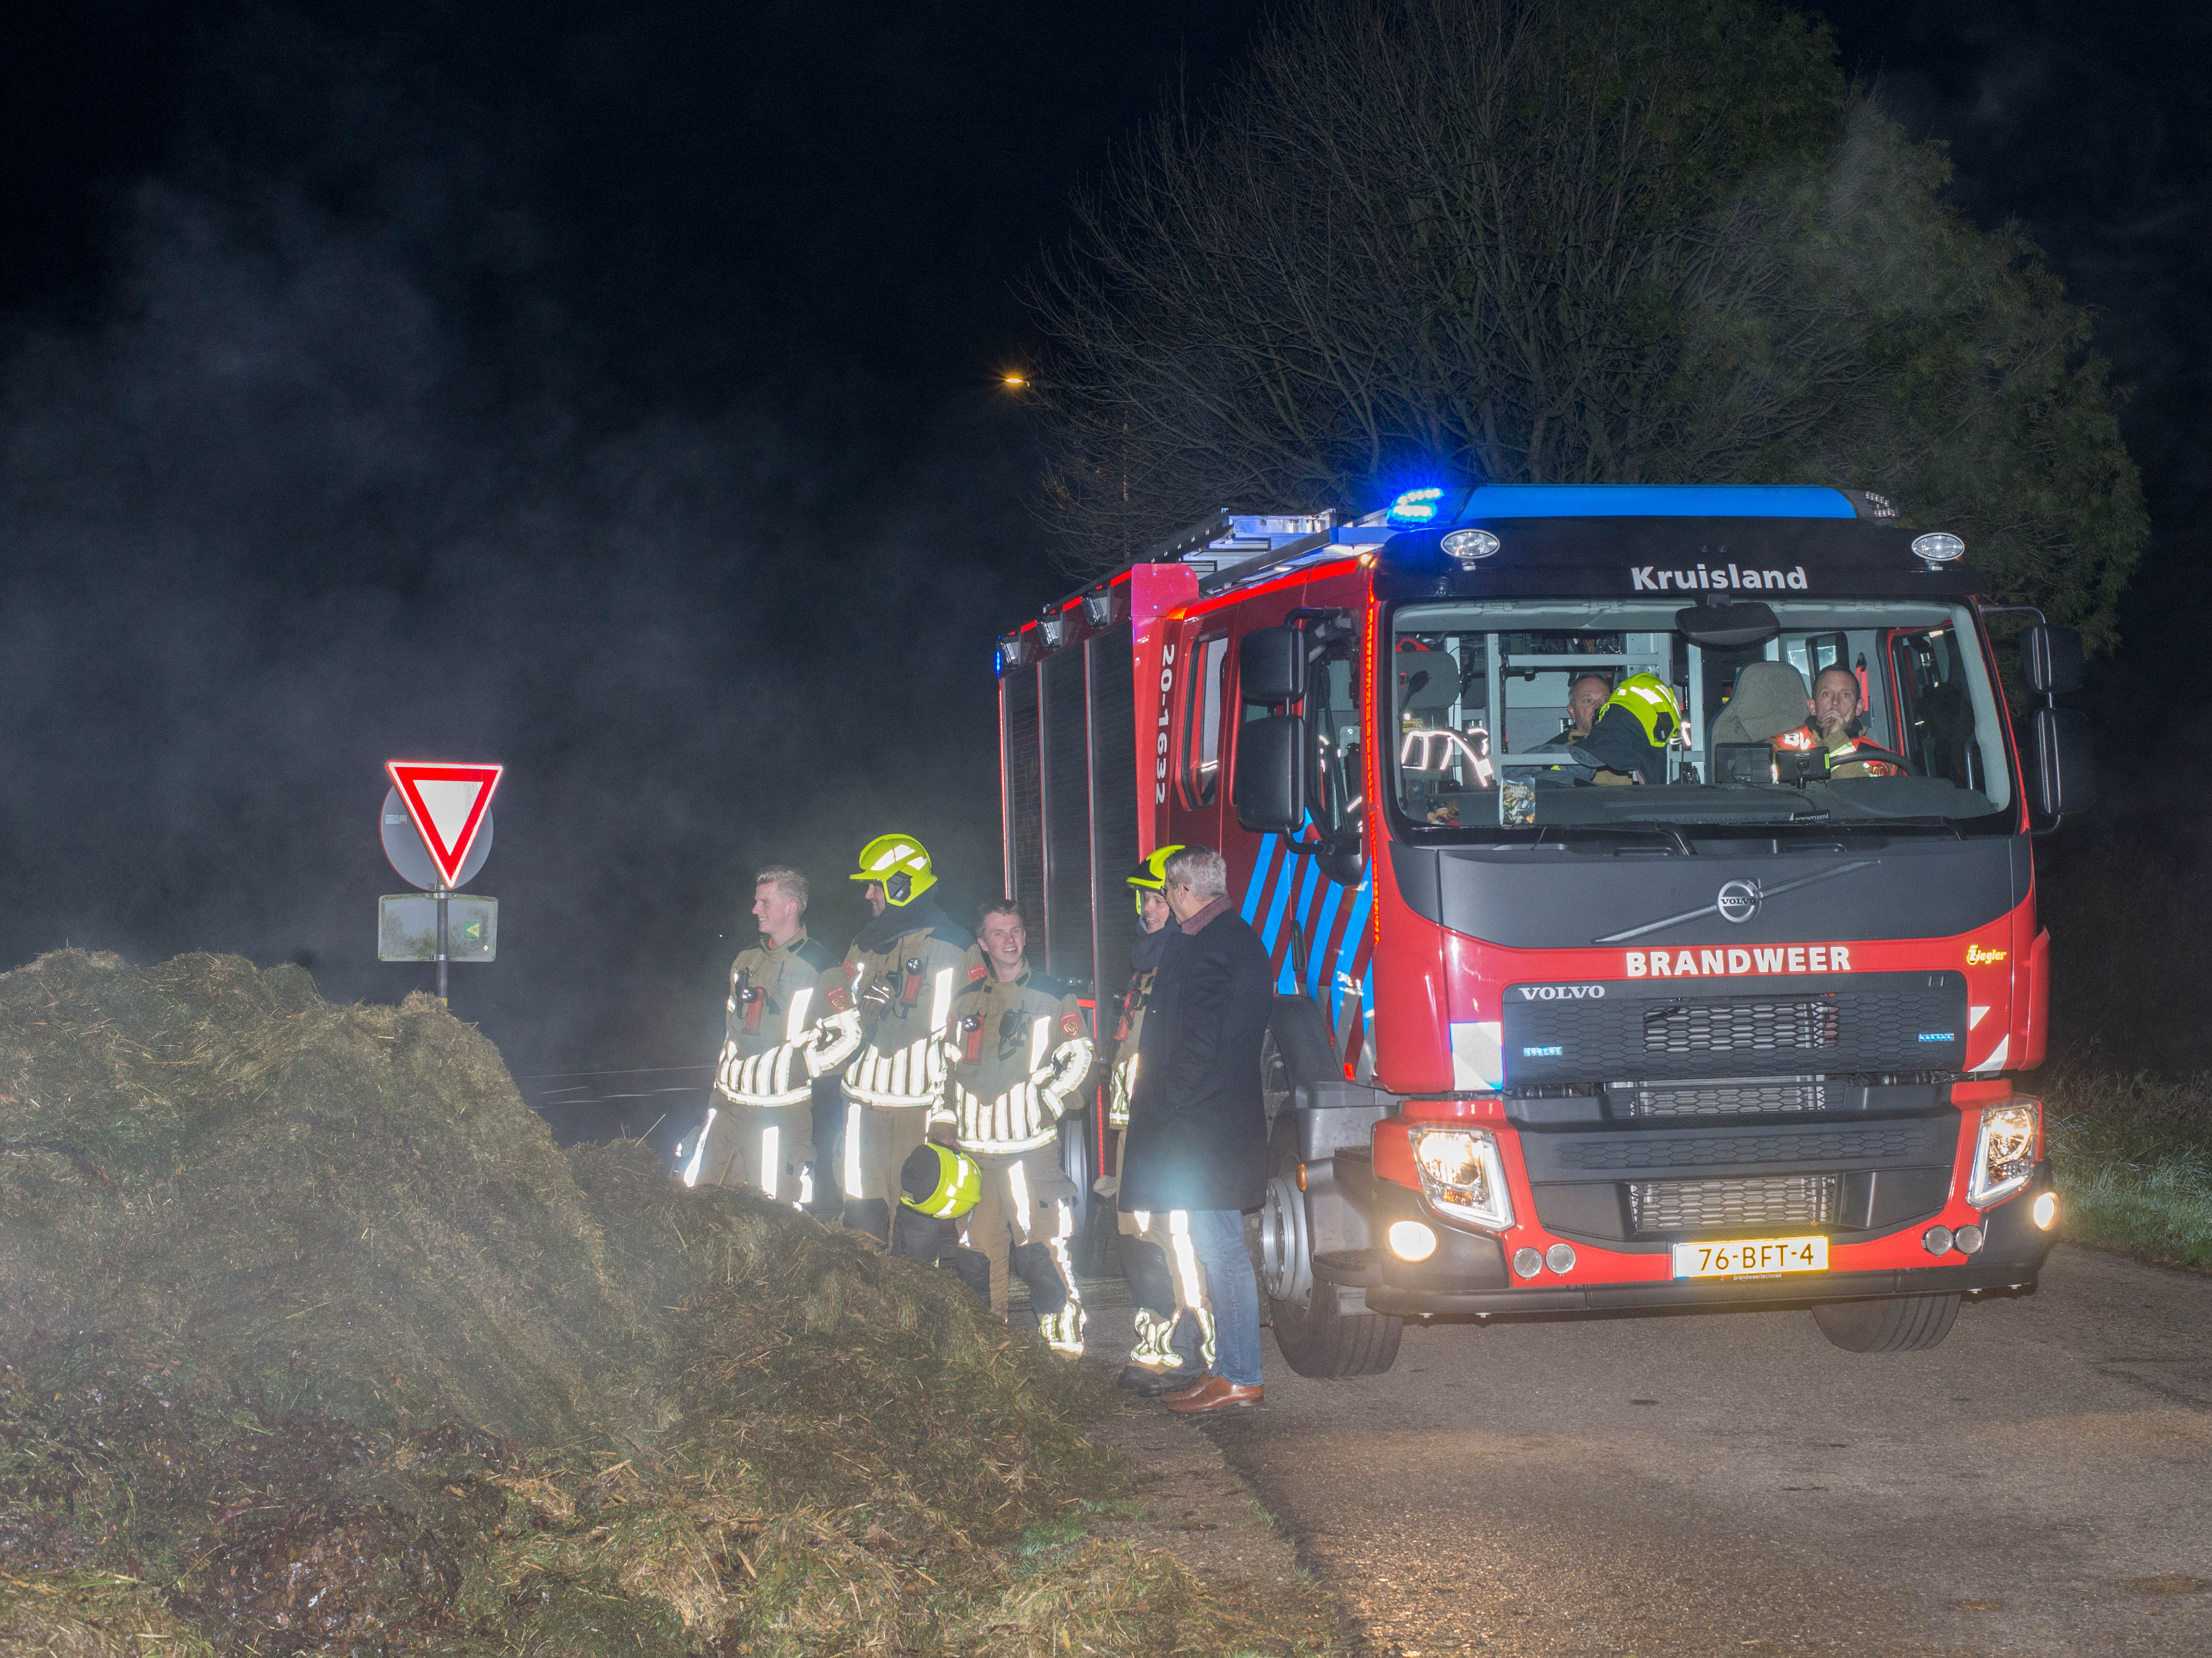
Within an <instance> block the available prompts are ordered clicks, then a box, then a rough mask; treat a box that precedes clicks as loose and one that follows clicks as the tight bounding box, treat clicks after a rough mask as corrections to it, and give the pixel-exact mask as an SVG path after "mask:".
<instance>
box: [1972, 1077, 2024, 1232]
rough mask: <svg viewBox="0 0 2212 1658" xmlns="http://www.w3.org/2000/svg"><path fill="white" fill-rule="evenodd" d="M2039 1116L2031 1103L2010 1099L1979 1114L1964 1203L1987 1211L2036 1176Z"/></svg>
mask: <svg viewBox="0 0 2212 1658" xmlns="http://www.w3.org/2000/svg"><path fill="white" fill-rule="evenodd" d="M2042 1115H2043V1108H2042V1106H2041V1105H2040V1104H2039V1102H2036V1101H2034V1100H2010V1101H2008V1102H2006V1103H2004V1104H2003V1105H1993V1106H1991V1107H1990V1108H1988V1109H1987V1110H1985V1111H1984V1112H1983V1113H1982V1126H1981V1130H1980V1132H1979V1133H1978V1135H1977V1136H1976V1137H1975V1140H1974V1167H1973V1173H1972V1175H1971V1176H1969V1178H1968V1179H1967V1181H1966V1201H1967V1202H1969V1203H1971V1204H1972V1205H1973V1206H1974V1207H1975V1208H1977V1209H1986V1208H1988V1207H1989V1206H1990V1205H1991V1204H1994V1203H1996V1202H1998V1201H1999V1200H2000V1199H2004V1198H2008V1197H2010V1196H2011V1195H2012V1194H2013V1193H2015V1192H2017V1191H2019V1190H2020V1188H2021V1187H2023V1186H2025V1185H2027V1182H2028V1181H2029V1179H2030V1178H2031V1177H2032V1176H2033V1175H2034V1173H2035V1141H2036V1131H2037V1129H2038V1128H2039V1126H2040V1124H2041V1120H2042Z"/></svg>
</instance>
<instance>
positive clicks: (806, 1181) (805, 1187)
mask: <svg viewBox="0 0 2212 1658" xmlns="http://www.w3.org/2000/svg"><path fill="white" fill-rule="evenodd" d="M813 1201H814V1165H813V1164H812V1163H802V1164H801V1165H800V1166H799V1207H800V1208H801V1209H804V1208H805V1207H806V1206H807V1205H809V1204H811V1203H812V1202H813Z"/></svg>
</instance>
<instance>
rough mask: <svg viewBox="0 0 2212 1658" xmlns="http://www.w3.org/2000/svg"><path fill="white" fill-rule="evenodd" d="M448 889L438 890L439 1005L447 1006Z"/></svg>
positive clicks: (441, 888)
mask: <svg viewBox="0 0 2212 1658" xmlns="http://www.w3.org/2000/svg"><path fill="white" fill-rule="evenodd" d="M446 950H447V938H446V889H445V888H444V887H442V886H441V887H440V888H439V889H438V1005H439V1006H440V1007H443V1006H445V1005H446Z"/></svg>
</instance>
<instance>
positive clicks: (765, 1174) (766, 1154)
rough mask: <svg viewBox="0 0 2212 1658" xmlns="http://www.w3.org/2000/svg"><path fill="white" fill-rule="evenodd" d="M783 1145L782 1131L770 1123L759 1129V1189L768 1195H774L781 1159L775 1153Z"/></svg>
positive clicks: (780, 1169)
mask: <svg viewBox="0 0 2212 1658" xmlns="http://www.w3.org/2000/svg"><path fill="white" fill-rule="evenodd" d="M782 1146H783V1131H782V1130H781V1128H778V1127H775V1125H773V1124H770V1125H769V1127H766V1128H763V1129H762V1130H761V1190H762V1191H763V1192H764V1193H767V1194H768V1195H769V1197H774V1196H775V1177H776V1175H778V1174H780V1173H781V1172H782V1159H781V1158H780V1157H777V1155H776V1153H777V1152H778V1151H781V1149H782Z"/></svg>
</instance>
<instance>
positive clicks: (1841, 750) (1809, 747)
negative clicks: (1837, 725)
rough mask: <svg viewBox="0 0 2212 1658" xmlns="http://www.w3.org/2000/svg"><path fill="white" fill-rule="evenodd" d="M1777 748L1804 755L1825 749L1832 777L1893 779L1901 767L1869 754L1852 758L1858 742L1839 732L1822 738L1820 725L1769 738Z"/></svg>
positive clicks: (1770, 742)
mask: <svg viewBox="0 0 2212 1658" xmlns="http://www.w3.org/2000/svg"><path fill="white" fill-rule="evenodd" d="M1767 740H1768V743H1769V744H1770V745H1771V746H1772V747H1774V748H1778V749H1796V750H1800V751H1801V752H1803V753H1808V754H1809V753H1812V752H1813V751H1814V750H1820V749H1825V750H1827V754H1828V775H1829V776H1831V777H1894V776H1896V775H1897V774H1898V768H1896V767H1895V766H1893V765H1892V764H1891V763H1890V762H1888V761H1887V760H1877V759H1875V757H1874V756H1871V755H1869V756H1868V757H1867V758H1865V759H1864V760H1856V759H1853V758H1852V756H1854V755H1856V754H1857V752H1858V747H1859V745H1858V739H1857V738H1854V737H1849V736H1844V735H1843V734H1840V733H1838V735H1837V736H1836V737H1835V738H1832V739H1831V738H1826V737H1823V736H1821V735H1820V730H1819V728H1818V727H1817V726H1812V725H1809V724H1808V725H1803V726H1798V727H1797V729H1796V730H1795V731H1788V732H1783V733H1782V734H1781V735H1780V736H1779V737H1774V738H1768V739H1767Z"/></svg>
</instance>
